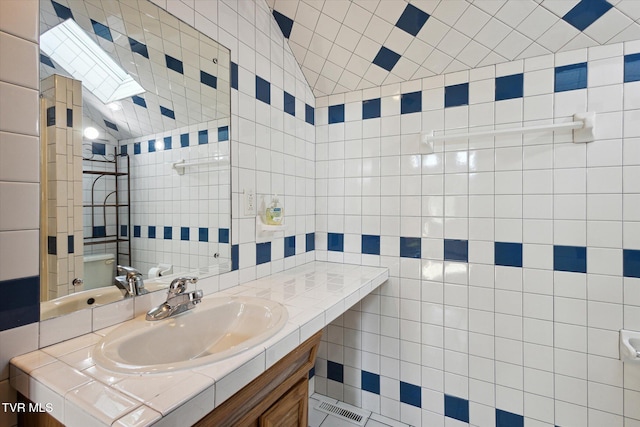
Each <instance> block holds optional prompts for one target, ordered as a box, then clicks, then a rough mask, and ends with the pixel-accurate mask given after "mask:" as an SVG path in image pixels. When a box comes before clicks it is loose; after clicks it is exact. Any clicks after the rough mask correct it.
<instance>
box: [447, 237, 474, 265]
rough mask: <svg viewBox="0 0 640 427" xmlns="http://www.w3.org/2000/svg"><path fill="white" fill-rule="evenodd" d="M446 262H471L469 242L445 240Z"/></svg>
mask: <svg viewBox="0 0 640 427" xmlns="http://www.w3.org/2000/svg"><path fill="white" fill-rule="evenodd" d="M444 260H445V261H462V262H469V241H468V240H454V239H444Z"/></svg>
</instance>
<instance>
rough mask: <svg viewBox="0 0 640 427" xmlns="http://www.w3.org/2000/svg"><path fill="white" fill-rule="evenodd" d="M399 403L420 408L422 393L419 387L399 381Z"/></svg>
mask: <svg viewBox="0 0 640 427" xmlns="http://www.w3.org/2000/svg"><path fill="white" fill-rule="evenodd" d="M400 402H402V403H406V404H408V405H411V406H415V407H418V408H421V407H422V391H421V390H420V387H418V386H417V385H413V384H409V383H405V382H404V381H400Z"/></svg>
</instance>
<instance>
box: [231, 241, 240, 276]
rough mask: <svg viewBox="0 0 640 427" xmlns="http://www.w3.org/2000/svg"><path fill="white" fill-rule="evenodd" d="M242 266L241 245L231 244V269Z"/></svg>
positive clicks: (234, 269)
mask: <svg viewBox="0 0 640 427" xmlns="http://www.w3.org/2000/svg"><path fill="white" fill-rule="evenodd" d="M239 268H240V245H231V271H236V270H238V269H239Z"/></svg>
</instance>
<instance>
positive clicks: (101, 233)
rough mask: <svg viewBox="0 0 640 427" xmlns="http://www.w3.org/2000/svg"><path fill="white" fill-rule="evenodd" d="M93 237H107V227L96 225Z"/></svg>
mask: <svg viewBox="0 0 640 427" xmlns="http://www.w3.org/2000/svg"><path fill="white" fill-rule="evenodd" d="M93 237H107V227H105V226H104V225H96V226H94V227H93Z"/></svg>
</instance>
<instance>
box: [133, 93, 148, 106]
mask: <svg viewBox="0 0 640 427" xmlns="http://www.w3.org/2000/svg"><path fill="white" fill-rule="evenodd" d="M131 99H132V100H133V103H134V104H136V105H139V106H140V107H144V108H147V101H145V99H144V98H143V97H141V96H138V95H133V96H132V97H131Z"/></svg>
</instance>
